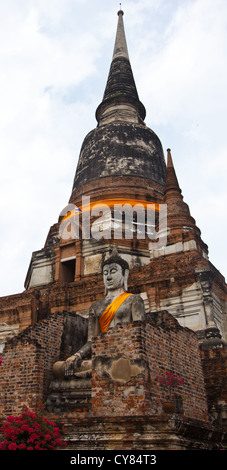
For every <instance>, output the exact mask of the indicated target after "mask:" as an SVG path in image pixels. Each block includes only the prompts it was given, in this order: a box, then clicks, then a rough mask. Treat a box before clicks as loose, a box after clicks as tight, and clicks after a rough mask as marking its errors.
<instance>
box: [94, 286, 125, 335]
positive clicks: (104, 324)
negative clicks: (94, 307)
mask: <svg viewBox="0 0 227 470" xmlns="http://www.w3.org/2000/svg"><path fill="white" fill-rule="evenodd" d="M129 295H132V294H129V293H128V292H124V293H123V294H120V295H119V296H118V297H117V298H116V299H114V300H113V302H111V304H110V305H109V306H108V307H107V308H106V310H104V312H103V313H102V315H101V317H100V319H99V323H100V326H101V332H102V333H105V331H106V330H107V328H108V326H109V325H110V323H111V321H112V320H113V317H114V315H115V313H116V311H117V310H118V308H119V307H120V306H121V304H123V302H124V301H125V300H126V299H127V297H129Z"/></svg>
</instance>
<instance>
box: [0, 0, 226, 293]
mask: <svg viewBox="0 0 227 470" xmlns="http://www.w3.org/2000/svg"><path fill="white" fill-rule="evenodd" d="M118 9H119V2H118V1H115V0H108V1H106V2H103V1H101V0H19V1H18V0H7V1H5V0H0V109H1V114H0V168H1V172H0V224H1V225H0V227H1V230H0V256H1V270H0V296H4V295H9V294H14V293H18V292H21V291H23V290H24V279H25V277H26V273H27V269H28V266H29V262H30V259H31V254H32V252H33V251H36V250H39V249H41V248H42V247H43V246H44V243H45V239H46V236H47V233H48V231H49V228H50V226H51V225H53V224H54V223H55V222H57V220H58V216H59V214H60V212H61V210H62V209H63V208H64V207H65V206H66V205H67V203H68V200H69V197H70V194H71V189H72V183H73V178H74V173H75V169H76V164H77V159H78V155H79V151H80V147H81V144H82V141H83V139H84V137H85V135H86V134H87V133H88V132H89V131H90V130H92V129H93V128H94V127H95V126H96V121H95V110H96V108H97V106H98V104H99V103H100V101H101V100H102V96H103V92H104V88H105V84H106V80H107V75H108V71H109V66H110V62H111V58H112V52H113V46H114V39H115V32H116V25H117V18H118V17H117V11H118ZM122 9H123V10H124V12H125V15H124V23H125V30H126V36H127V43H128V49H129V55H130V61H131V65H132V68H133V72H134V77H135V80H136V84H137V89H138V93H139V96H140V99H141V101H142V102H143V103H144V105H145V107H146V110H147V116H146V124H147V125H148V126H149V127H150V128H152V129H153V130H154V131H155V132H156V133H157V135H158V136H159V138H160V139H161V142H162V145H163V148H164V152H165V153H166V149H167V148H168V147H170V148H171V150H172V156H173V159H174V164H175V168H176V171H177V175H178V179H179V183H180V186H181V188H182V191H183V195H184V200H185V201H186V202H187V203H188V204H189V206H190V210H191V214H192V216H193V217H194V218H195V219H196V222H197V225H198V226H199V227H200V229H201V231H202V238H203V240H204V241H205V242H206V243H207V244H208V246H209V253H210V260H211V262H212V263H213V264H214V265H215V266H216V267H217V268H218V269H219V270H220V271H221V272H222V274H223V275H224V276H226V275H227V258H226V247H225V243H226V242H225V240H226V232H227V223H226V212H227V211H226V199H227V189H226V188H227V184H226V181H227V150H226V147H227V144H226V134H227V131H226V127H227V126H226V113H227V1H226V0H215V1H214V0H124V1H122Z"/></svg>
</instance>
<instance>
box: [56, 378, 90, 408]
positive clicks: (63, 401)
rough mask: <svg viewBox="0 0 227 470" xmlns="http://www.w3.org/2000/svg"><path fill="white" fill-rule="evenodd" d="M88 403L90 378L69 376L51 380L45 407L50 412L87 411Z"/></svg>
mask: <svg viewBox="0 0 227 470" xmlns="http://www.w3.org/2000/svg"><path fill="white" fill-rule="evenodd" d="M90 404H91V379H90V378H83V379H74V378H69V379H65V380H54V381H52V382H51V384H50V394H49V396H48V398H47V409H48V411H49V412H50V413H56V414H59V413H64V412H87V411H89V409H90Z"/></svg>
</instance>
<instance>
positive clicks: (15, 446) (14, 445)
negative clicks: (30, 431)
mask: <svg viewBox="0 0 227 470" xmlns="http://www.w3.org/2000/svg"><path fill="white" fill-rule="evenodd" d="M8 449H9V450H16V449H17V444H15V443H14V442H12V443H11V444H9V445H8Z"/></svg>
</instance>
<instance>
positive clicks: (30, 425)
mask: <svg viewBox="0 0 227 470" xmlns="http://www.w3.org/2000/svg"><path fill="white" fill-rule="evenodd" d="M0 431H1V433H3V436H4V438H3V440H2V441H1V442H0V450H55V449H56V448H59V447H65V446H66V443H65V442H63V441H62V440H61V439H60V430H59V428H58V427H56V425H55V423H53V422H52V421H49V420H48V419H47V418H46V416H44V406H43V405H40V407H39V410H38V411H37V412H35V413H34V412H32V411H29V409H28V408H27V407H25V408H24V411H23V412H22V414H21V415H20V416H9V417H8V418H7V421H6V423H4V424H3V426H2V429H1V430H0Z"/></svg>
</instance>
